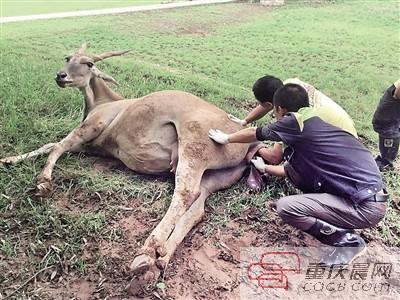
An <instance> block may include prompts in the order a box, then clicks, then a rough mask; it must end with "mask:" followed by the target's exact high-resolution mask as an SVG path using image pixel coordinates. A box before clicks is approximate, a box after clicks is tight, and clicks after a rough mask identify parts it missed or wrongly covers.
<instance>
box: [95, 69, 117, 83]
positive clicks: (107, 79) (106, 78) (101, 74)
mask: <svg viewBox="0 0 400 300" xmlns="http://www.w3.org/2000/svg"><path fill="white" fill-rule="evenodd" d="M99 78H101V79H103V80H104V81H107V82H111V83H113V84H115V85H119V84H118V82H117V81H116V80H115V79H114V78H112V77H111V76H109V75H107V74H104V73H103V72H102V73H100V75H99Z"/></svg>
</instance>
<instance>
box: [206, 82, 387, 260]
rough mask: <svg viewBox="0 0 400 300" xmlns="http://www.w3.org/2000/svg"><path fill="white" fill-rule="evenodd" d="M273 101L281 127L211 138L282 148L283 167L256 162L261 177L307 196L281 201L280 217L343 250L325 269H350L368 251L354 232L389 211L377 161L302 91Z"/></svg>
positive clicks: (289, 88)
mask: <svg viewBox="0 0 400 300" xmlns="http://www.w3.org/2000/svg"><path fill="white" fill-rule="evenodd" d="M273 101H274V112H275V116H276V118H277V122H275V123H272V124H269V125H266V126H263V127H259V128H247V129H243V130H240V131H238V132H236V133H232V134H226V133H223V132H221V131H219V130H214V129H211V130H210V131H209V137H210V138H211V139H213V140H214V141H216V142H217V143H220V144H227V143H246V142H253V141H257V140H260V141H263V140H269V141H277V142H283V144H284V152H283V154H282V157H281V159H284V160H285V164H284V165H283V166H280V165H267V164H265V163H264V162H263V160H262V159H261V158H256V159H253V160H252V163H253V164H254V165H255V166H256V168H257V169H258V170H259V171H260V172H263V173H269V174H271V175H275V176H286V177H288V179H289V180H290V181H291V182H292V184H293V185H294V186H295V187H297V188H298V189H300V190H301V191H302V192H303V193H304V194H300V195H294V196H287V197H283V198H281V199H279V200H278V202H277V211H278V214H279V216H280V217H281V218H282V219H283V220H284V221H285V222H286V223H288V224H291V225H293V226H295V227H297V228H299V229H300V230H303V231H305V232H307V233H309V234H311V235H312V236H314V237H315V238H316V239H318V240H319V241H321V242H322V243H325V244H328V245H332V246H336V247H338V248H336V249H335V251H334V252H333V253H332V254H331V255H329V256H328V257H326V258H324V259H323V261H322V263H324V264H327V265H335V264H348V263H350V262H351V261H352V260H353V259H354V258H355V257H356V256H357V255H359V254H360V253H361V252H362V251H363V250H364V249H365V248H366V245H365V242H364V240H363V239H362V238H361V236H360V235H359V234H357V233H356V232H355V231H354V229H356V228H368V227H372V226H374V225H376V224H377V223H378V222H379V221H380V220H381V219H382V218H383V217H384V215H385V211H386V203H385V201H386V200H387V195H386V193H384V192H383V183H382V178H381V175H380V172H379V169H378V167H377V165H376V163H375V161H374V158H373V156H372V154H371V153H370V152H369V151H368V150H367V149H366V148H365V147H364V146H363V145H362V144H361V143H360V141H359V140H358V139H357V138H356V137H354V136H353V135H352V134H350V133H349V132H347V131H345V130H343V129H341V128H339V127H336V126H334V125H331V124H329V123H327V122H324V121H323V120H322V119H321V118H320V117H319V116H318V110H316V109H314V108H311V107H308V96H307V92H306V91H305V90H304V88H302V87H301V86H299V85H296V84H286V85H284V86H282V87H281V88H279V89H278V90H277V92H276V93H275V95H274V100H273Z"/></svg>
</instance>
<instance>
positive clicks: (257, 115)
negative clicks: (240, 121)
mask: <svg viewBox="0 0 400 300" xmlns="http://www.w3.org/2000/svg"><path fill="white" fill-rule="evenodd" d="M272 108H273V106H272V105H271V106H269V105H268V106H267V104H265V106H262V105H260V104H259V105H257V106H256V107H255V108H253V109H252V110H251V111H250V112H249V114H248V115H247V117H246V118H245V119H244V120H245V121H246V123H247V124H249V123H251V122H254V121H257V120H259V119H261V118H262V117H264V116H265V115H266V114H267V113H269V112H270V111H271V110H272Z"/></svg>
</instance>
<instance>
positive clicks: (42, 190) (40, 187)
mask: <svg viewBox="0 0 400 300" xmlns="http://www.w3.org/2000/svg"><path fill="white" fill-rule="evenodd" d="M52 192H53V187H52V184H51V182H50V181H49V180H46V179H40V180H38V184H37V186H36V194H35V195H36V196H38V197H48V196H50V195H51V193H52Z"/></svg>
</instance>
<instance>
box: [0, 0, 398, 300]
mask: <svg viewBox="0 0 400 300" xmlns="http://www.w3.org/2000/svg"><path fill="white" fill-rule="evenodd" d="M126 2H128V1H126ZM97 8H99V7H98V6H97ZM10 13H11V11H10ZM399 13H400V10H399V7H398V6H397V7H396V6H394V5H393V2H391V1H357V2H352V1H336V2H335V3H329V4H328V3H325V2H323V3H322V4H321V3H320V4H315V3H304V2H296V1H289V4H288V5H286V6H285V7H281V8H277V9H274V10H272V9H269V8H265V7H260V6H257V5H249V4H245V3H240V4H226V5H217V6H207V7H195V8H190V9H177V10H168V11H157V12H146V13H135V14H127V15H115V16H101V17H99V16H97V17H88V18H72V19H63V20H47V21H35V22H24V23H15V24H5V25H3V26H2V27H1V43H0V53H1V62H0V64H1V68H0V157H6V156H10V155H15V154H19V153H23V152H27V151H31V150H33V149H36V148H38V147H39V146H41V145H43V144H45V143H50V142H55V141H59V140H60V139H61V138H62V137H64V136H66V135H67V134H68V133H69V132H70V131H71V130H72V129H73V128H74V127H75V126H77V125H78V124H79V122H80V120H81V118H82V115H81V107H82V102H83V99H82V97H81V94H80V93H79V92H78V91H77V90H72V89H64V90H60V89H59V88H58V87H57V86H56V84H55V82H54V80H53V78H54V76H55V73H56V72H57V71H58V70H59V69H60V68H61V67H62V66H63V63H64V61H63V57H64V56H65V55H67V54H69V53H71V52H72V51H74V50H75V49H76V48H77V47H78V46H79V45H80V44H81V43H82V42H84V41H87V42H89V44H90V48H89V50H88V52H90V53H97V52H104V51H108V50H120V49H121V50H124V49H130V50H131V52H130V53H129V54H128V55H126V56H124V57H119V58H112V59H109V60H107V61H104V62H101V63H99V64H98V67H99V68H100V69H101V70H103V71H104V72H106V73H107V74H110V75H112V76H113V77H114V78H115V79H116V80H117V81H118V82H119V83H120V85H119V86H118V87H117V88H116V90H117V91H118V92H119V93H120V94H121V95H123V96H124V97H126V98H135V97H140V96H143V95H146V94H148V93H150V92H153V91H157V90H163V89H179V90H184V91H188V92H191V93H193V94H195V95H198V96H200V97H202V98H204V99H206V100H207V101H209V102H211V103H214V104H215V105H217V106H219V107H221V108H223V109H224V110H225V111H227V112H230V113H234V114H236V115H238V116H242V117H243V116H244V115H245V114H246V112H247V111H248V110H249V109H250V108H251V107H252V106H254V105H255V101H254V99H253V97H252V94H251V86H252V84H253V82H254V81H255V80H256V79H257V78H259V77H260V76H262V75H265V74H267V73H268V74H274V75H276V76H278V77H280V78H288V77H295V76H296V77H299V78H301V79H303V80H304V81H307V82H310V83H312V84H314V85H315V86H316V87H318V88H319V89H320V90H322V91H323V92H324V93H325V94H327V95H329V96H331V98H333V99H334V100H336V101H337V102H338V103H339V104H340V105H342V106H343V107H344V108H345V109H346V110H347V111H348V112H349V114H350V115H351V116H352V117H353V118H354V121H355V123H356V127H357V130H358V132H359V134H360V136H362V139H363V141H365V144H366V145H367V146H368V147H369V148H370V149H371V151H372V152H374V153H376V152H377V147H376V142H377V136H376V134H375V133H374V132H373V130H372V126H371V119H372V114H373V112H374V109H375V107H376V104H377V102H378V100H379V98H380V97H381V95H382V94H383V92H384V90H385V89H386V88H387V87H388V86H389V85H390V84H391V83H393V82H394V81H395V80H397V79H398V78H399V77H400V76H399V75H400V66H399V64H398V61H399V51H398V46H399V27H398V26H397V25H398V20H399ZM396 24H397V25H396ZM269 121H270V119H268V118H266V119H264V120H263V121H262V122H260V123H259V124H262V123H263V122H269ZM44 163H45V158H40V159H37V160H33V161H26V162H25V163H22V164H19V165H16V166H7V167H0V258H1V259H0V292H1V291H3V293H7V294H8V293H10V292H11V291H12V290H14V289H15V288H17V287H18V286H19V285H20V284H22V283H23V282H24V281H25V280H27V279H29V278H30V277H31V276H32V275H33V274H35V272H37V271H39V270H43V269H45V271H43V272H42V273H41V274H40V276H38V278H37V280H38V282H39V283H40V282H47V285H46V287H47V290H46V288H43V285H42V289H41V290H40V289H38V285H37V284H33V283H32V282H30V283H29V284H27V285H26V286H24V287H23V288H22V289H20V290H19V291H18V293H16V294H15V295H14V296H15V299H23V298H27V297H28V296H30V297H33V298H32V299H55V297H54V294H52V293H53V292H54V293H56V291H57V289H56V287H57V286H59V285H60V284H62V283H63V282H70V281H71V278H76V277H79V276H89V275H90V276H91V274H93V273H94V271H96V272H100V274H114V275H110V276H111V277H110V278H109V279H108V280H109V282H110V284H111V283H113V284H114V283H115V286H117V284H118V283H117V282H118V280H120V279H118V278H116V277H112V276H117V275H115V272H117V271H115V270H116V269H115V268H120V267H121V265H122V264H124V263H127V262H129V261H130V258H132V257H133V254H134V253H135V250H136V249H137V248H138V245H141V243H142V242H143V240H144V239H145V238H146V236H147V234H148V233H149V232H150V230H151V228H150V227H154V226H155V224H156V222H157V220H160V219H161V217H162V215H163V213H164V212H165V211H166V209H167V207H168V204H169V199H170V197H171V195H172V191H173V186H172V184H171V181H162V180H160V179H159V178H150V179H149V178H144V177H143V176H140V175H137V174H134V173H132V172H127V171H126V170H118V169H117V170H112V171H99V170H98V168H97V169H95V168H93V166H95V165H97V164H98V159H96V158H93V157H87V156H85V155H75V154H67V155H64V156H63V157H62V158H61V159H60V161H59V162H58V164H57V166H56V168H55V171H54V186H55V193H54V195H53V196H52V198H50V199H47V200H43V201H38V199H35V197H34V196H33V194H34V192H33V191H32V189H33V188H34V187H35V177H36V176H37V174H38V173H39V172H40V170H41V168H42V167H43V166H44ZM384 179H385V182H386V184H387V186H388V189H389V191H390V193H391V194H392V199H391V200H390V203H389V209H388V213H387V216H386V218H385V219H384V221H382V222H381V223H380V224H379V225H378V226H377V227H376V228H373V229H370V230H365V231H364V233H363V235H364V237H366V239H367V240H369V241H371V240H374V241H380V242H382V243H385V244H386V245H390V246H400V238H399V234H400V219H399V214H398V208H399V200H400V199H399V197H400V186H399V182H400V175H399V171H398V170H397V171H391V172H386V173H385V174H384ZM287 191H288V187H287V186H286V184H285V182H284V181H281V180H277V179H273V180H271V182H270V183H269V185H268V188H267V189H266V190H265V191H264V192H263V193H262V194H258V195H254V194H251V193H250V192H249V191H248V189H247V188H246V187H245V185H244V184H243V182H242V183H239V184H237V185H235V186H234V187H233V188H231V189H229V190H228V191H224V192H219V193H216V194H214V195H213V196H212V197H211V198H210V199H209V201H208V209H207V211H208V212H207V216H206V220H205V221H204V222H202V224H200V225H199V227H198V228H201V230H200V229H199V232H200V231H201V233H202V238H204V239H208V238H214V236H215V234H216V233H220V232H224V230H225V229H226V228H227V224H229V223H230V221H231V220H234V219H238V218H241V217H242V216H243V214H244V213H246V212H248V211H249V210H253V209H254V210H256V211H257V216H258V217H257V218H253V219H251V222H250V221H249V222H250V225H249V227H246V228H248V230H256V231H257V232H258V233H259V234H260V235H261V236H263V235H264V232H266V231H268V232H269V236H268V237H264V238H265V239H267V238H268V241H269V242H270V243H271V241H276V242H277V243H278V242H280V243H282V242H285V241H286V240H287V239H289V240H290V239H291V237H289V238H288V237H287V235H283V233H282V232H285V233H290V232H292V229H291V228H290V227H288V226H286V227H285V226H282V225H281V223H280V222H279V220H277V216H276V213H275V212H273V211H271V210H270V208H269V207H268V206H267V205H266V202H267V203H272V202H273V200H274V199H277V198H279V197H280V196H281V195H283V194H285V193H287ZM155 199H158V201H155ZM130 205H134V206H135V207H138V206H139V207H141V210H139V211H136V210H135V214H138V215H140V216H145V218H144V219H143V220H144V221H143V222H144V224H145V225H148V227H149V228H147V227H146V229H145V230H144V232H141V234H140V235H135V239H133V240H132V239H130V240H129V243H127V238H128V237H129V236H128V235H127V233H126V231H125V230H124V228H123V227H120V226H118V224H120V223H119V222H120V221H121V220H125V218H128V217H129V216H130V215H131V212H129V211H128V212H127V211H121V210H120V209H119V208H118V207H120V206H130ZM246 216H247V215H246ZM151 220H152V221H151ZM249 228H250V229H249ZM243 230H244V229H242V230H241V229H237V232H236V231H235V234H237V236H240V235H241V234H243ZM246 230H247V229H246ZM281 231H282V232H281ZM271 232H272V233H271ZM197 234H198V233H197ZM296 234H297V235H298V232H297V233H296ZM235 236H236V235H235ZM101 243H109V244H110V245H115V246H116V247H122V246H123V245H125V246H126V244H129V248H124V251H125V252H124V253H128V255H125V256H130V257H125V256H124V258H123V259H122V258H121V259H120V260H117V259H115V258H113V257H111V256H110V257H108V256H104V255H101V253H100V252H99V251H98V249H97V248H95V246H96V245H100V244H101ZM126 247H128V246H126ZM96 249H97V250H96ZM115 266H117V267H115ZM46 268H47V269H46ZM113 268H114V269H113ZM66 270H67V271H66ZM113 270H114V271H113ZM96 274H98V273H96ZM123 275H124V273H123V272H122V275H120V276H123ZM93 276H94V275H93ZM60 278H61V279H60ZM112 278H114V281H113V279H112ZM117 279H118V280H117ZM165 281H166V283H167V285H168V276H167V278H166V279H165ZM119 284H121V283H120V282H119ZM50 288H52V292H51V293H50V292H48V289H50ZM110 289H111V288H110ZM109 292H110V291H107V290H101V291H99V292H98V294H97V295H100V296H102V298H101V299H104V297H106V296H108V295H109V294H107V293H109ZM35 295H36V296H35ZM38 295H39V296H38ZM58 295H59V294H58ZM64 296H65V297H66V296H67V295H64ZM64 296H62V297H64ZM70 296H71V295H70V294H68V297H70Z"/></svg>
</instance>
